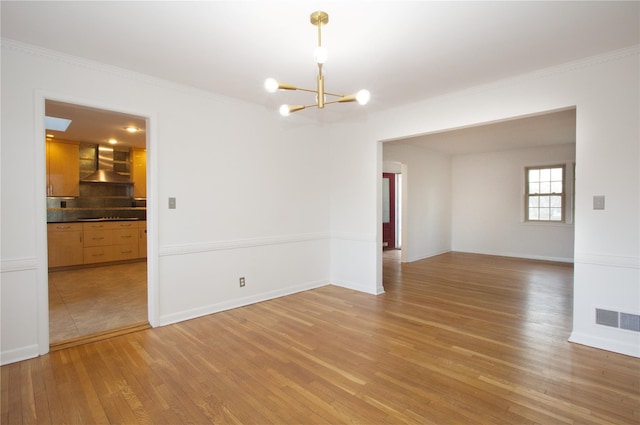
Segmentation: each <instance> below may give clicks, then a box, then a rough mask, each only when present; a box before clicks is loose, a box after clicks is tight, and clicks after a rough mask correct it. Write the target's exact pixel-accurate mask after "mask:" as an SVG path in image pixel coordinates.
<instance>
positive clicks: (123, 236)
mask: <svg viewBox="0 0 640 425" xmlns="http://www.w3.org/2000/svg"><path fill="white" fill-rule="evenodd" d="M131 238H132V236H131V235H122V236H120V239H131Z"/></svg>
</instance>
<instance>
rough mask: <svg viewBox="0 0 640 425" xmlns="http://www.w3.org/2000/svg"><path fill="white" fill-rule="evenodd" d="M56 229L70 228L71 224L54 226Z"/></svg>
mask: <svg viewBox="0 0 640 425" xmlns="http://www.w3.org/2000/svg"><path fill="white" fill-rule="evenodd" d="M56 229H60V230H64V229H71V226H56Z"/></svg>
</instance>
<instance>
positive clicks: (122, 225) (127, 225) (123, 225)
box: [120, 223, 131, 227]
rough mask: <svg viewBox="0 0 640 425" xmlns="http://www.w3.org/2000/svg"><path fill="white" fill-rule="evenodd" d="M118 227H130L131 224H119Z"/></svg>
mask: <svg viewBox="0 0 640 425" xmlns="http://www.w3.org/2000/svg"><path fill="white" fill-rule="evenodd" d="M120 227H131V223H124V224H121V225H120Z"/></svg>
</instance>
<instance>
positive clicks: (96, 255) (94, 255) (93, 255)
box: [91, 253, 104, 257]
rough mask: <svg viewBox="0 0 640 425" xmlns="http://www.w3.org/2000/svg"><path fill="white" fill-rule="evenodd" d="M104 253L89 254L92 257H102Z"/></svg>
mask: <svg viewBox="0 0 640 425" xmlns="http://www.w3.org/2000/svg"><path fill="white" fill-rule="evenodd" d="M103 255H104V253H101V254H91V256H92V257H102V256H103Z"/></svg>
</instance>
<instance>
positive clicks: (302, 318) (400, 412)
mask: <svg viewBox="0 0 640 425" xmlns="http://www.w3.org/2000/svg"><path fill="white" fill-rule="evenodd" d="M394 256H397V252H388V253H386V254H385V258H384V262H385V264H384V285H385V289H386V293H385V294H383V295H380V296H373V295H368V294H364V293H359V292H356V291H351V290H347V289H344V288H339V287H336V286H325V287H322V288H318V289H315V290H311V291H306V292H302V293H298V294H295V295H291V296H287V297H282V298H278V299H274V300H271V301H267V302H262V303H258V304H254V305H251V306H247V307H244V308H238V309H234V310H230V311H226V312H222V313H217V314H213V315H209V316H206V317H202V318H198V319H194V320H190V321H186V322H182V323H178V324H175V325H171V326H165V327H161V328H156V329H150V330H145V331H140V332H136V333H132V334H128V335H123V336H119V337H116V338H111V339H108V340H104V341H100V342H95V343H91V344H86V345H82V346H77V347H73V348H69V349H65V350H60V351H56V352H53V353H50V354H48V355H45V356H41V357H39V358H37V359H32V360H27V361H23V362H20V363H16V364H11V365H7V366H3V367H2V368H1V377H2V398H1V402H2V403H1V406H2V412H1V416H0V422H2V423H3V424H19V423H53V424H59V423H69V424H89V423H91V424H94V423H126V424H137V423H140V424H183V423H198V424H204V423H215V424H225V423H233V424H269V423H274V424H315V423H328V424H341V423H360V424H399V423H412V424H460V423H463V424H489V423H494V424H534V423H536V424H638V423H640V395H639V393H640V359H637V358H633V357H628V356H623V355H618V354H614V353H610V352H606V351H601V350H597V349H593V348H589V347H585V346H581V345H576V344H571V343H569V342H567V338H568V336H569V333H570V330H571V305H572V301H571V298H572V271H573V269H572V267H571V266H570V265H566V264H557V263H548V262H538V261H529V260H519V259H509V258H502V257H491V256H482V255H472V254H462V253H450V254H444V255H440V256H437V257H433V258H430V259H426V260H422V261H418V262H415V263H410V264H399V263H398V262H397V260H396V258H394Z"/></svg>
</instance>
